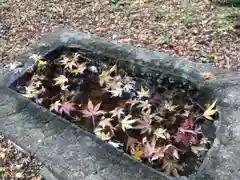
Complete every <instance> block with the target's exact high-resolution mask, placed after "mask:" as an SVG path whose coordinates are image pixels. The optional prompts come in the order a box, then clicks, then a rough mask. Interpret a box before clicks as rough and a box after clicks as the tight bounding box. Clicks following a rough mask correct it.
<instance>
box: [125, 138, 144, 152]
mask: <svg viewBox="0 0 240 180" xmlns="http://www.w3.org/2000/svg"><path fill="white" fill-rule="evenodd" d="M140 144H141V143H140V142H139V141H138V140H137V139H135V138H132V137H130V136H128V137H127V142H126V145H125V151H130V152H131V153H132V152H134V150H135V147H136V146H139V145H140ZM132 154H133V153H132Z"/></svg>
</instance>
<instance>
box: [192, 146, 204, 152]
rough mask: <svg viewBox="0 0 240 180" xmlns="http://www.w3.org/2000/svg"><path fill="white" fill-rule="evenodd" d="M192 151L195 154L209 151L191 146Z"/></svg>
mask: <svg viewBox="0 0 240 180" xmlns="http://www.w3.org/2000/svg"><path fill="white" fill-rule="evenodd" d="M191 150H192V152H193V153H195V154H198V153H199V152H200V151H207V149H206V148H204V147H202V146H191Z"/></svg>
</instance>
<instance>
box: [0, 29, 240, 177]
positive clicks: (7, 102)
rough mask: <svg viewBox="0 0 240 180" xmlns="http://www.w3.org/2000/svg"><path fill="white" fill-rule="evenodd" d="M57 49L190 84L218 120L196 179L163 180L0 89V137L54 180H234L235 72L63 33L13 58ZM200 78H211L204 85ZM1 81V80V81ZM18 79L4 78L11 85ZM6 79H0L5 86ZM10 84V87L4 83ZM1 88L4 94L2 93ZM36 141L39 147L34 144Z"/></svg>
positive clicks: (237, 133) (239, 100)
mask: <svg viewBox="0 0 240 180" xmlns="http://www.w3.org/2000/svg"><path fill="white" fill-rule="evenodd" d="M60 46H68V47H77V48H82V49H88V50H91V51H93V52H94V53H96V54H99V55H104V56H108V57H110V58H113V59H117V60H118V62H120V63H122V64H128V66H126V68H128V69H130V70H133V71H134V72H135V73H137V74H142V75H144V76H145V77H151V78H158V76H159V75H160V74H161V73H163V74H165V75H167V76H169V77H173V78H176V79H181V80H184V81H188V82H190V83H192V84H195V85H196V86H197V87H198V88H200V89H201V90H203V91H206V92H208V93H209V97H207V98H211V99H212V98H218V100H219V101H218V104H219V108H220V112H221V113H220V119H219V121H216V123H215V125H216V126H217V132H216V139H215V141H214V144H213V146H212V148H211V150H210V151H209V152H208V154H207V156H206V158H205V160H204V162H203V164H202V165H201V167H200V169H199V170H198V172H197V173H195V174H193V175H191V176H190V177H188V178H186V177H181V178H180V177H179V178H169V177H166V176H165V175H163V174H162V173H159V172H157V171H155V170H153V169H151V168H149V167H146V166H145V165H142V164H141V163H138V162H135V161H133V160H131V159H129V158H128V157H127V156H126V155H124V154H123V153H122V152H119V151H117V150H115V149H113V148H111V147H109V145H107V144H106V143H103V142H101V141H98V140H96V138H94V137H92V136H91V135H90V133H86V132H84V131H83V130H82V129H80V128H79V127H76V126H75V125H72V124H70V123H68V122H67V121H65V120H63V119H62V118H60V117H58V116H56V115H53V113H50V112H48V111H47V110H44V109H43V108H40V107H39V106H38V105H33V103H30V104H29V103H28V101H26V100H25V99H24V98H20V97H19V96H16V93H13V92H9V90H7V89H6V88H5V84H4V83H5V82H6V81H4V83H0V100H1V101H0V106H1V108H0V117H1V118H0V122H1V125H0V132H3V133H4V134H6V135H8V136H10V137H11V139H13V140H14V141H15V142H16V143H18V144H20V145H21V146H22V147H23V148H25V149H27V150H29V151H30V152H32V153H36V155H37V157H38V158H39V160H41V161H43V162H44V163H45V165H46V166H47V167H48V169H49V170H50V171H51V172H52V174H54V176H55V177H56V178H57V179H73V180H74V179H76V180H78V179H87V180H91V179H99V180H119V179H126V180H128V179H129V180H130V179H131V180H142V179H144V180H148V179H149V180H150V179H151V180H154V179H158V180H167V179H176V180H180V179H189V180H205V179H210V180H237V179H240V169H239V167H240V163H239V162H240V159H239V157H240V151H239V148H240V128H239V127H240V111H239V110H240V109H239V107H240V106H239V104H240V96H239V88H240V85H239V82H240V81H239V80H240V75H239V73H237V72H230V71H226V70H221V69H217V68H214V67H211V66H209V65H207V64H201V63H193V62H190V61H187V60H184V59H179V58H173V57H170V56H169V55H168V54H166V53H160V52H153V51H149V50H146V49H142V48H135V47H132V46H129V45H123V44H118V43H116V42H109V41H108V40H106V39H104V38H100V37H96V36H92V35H88V34H84V33H81V32H77V31H74V30H69V29H60V30H57V31H56V32H54V33H50V34H48V35H47V36H45V37H44V38H43V39H42V40H41V41H40V42H39V43H37V44H36V45H35V46H34V47H33V48H32V50H31V51H29V52H27V53H25V54H24V55H22V56H20V57H19V58H18V60H19V61H24V62H25V61H26V60H27V59H28V57H29V56H30V55H32V54H33V53H37V54H40V55H42V56H44V55H46V54H48V53H49V52H50V51H51V50H54V49H55V48H57V47H60ZM204 72H211V73H212V74H213V78H212V79H211V80H209V81H206V80H205V79H204V78H203V73H204ZM1 75H2V76H1ZM19 75H20V74H16V75H13V76H11V77H9V78H10V79H12V80H14V79H16V78H17V77H18V76H19ZM5 77H6V74H5V73H0V79H4V80H5ZM10 82H12V81H10ZM4 88H5V89H4ZM38 141H39V143H38Z"/></svg>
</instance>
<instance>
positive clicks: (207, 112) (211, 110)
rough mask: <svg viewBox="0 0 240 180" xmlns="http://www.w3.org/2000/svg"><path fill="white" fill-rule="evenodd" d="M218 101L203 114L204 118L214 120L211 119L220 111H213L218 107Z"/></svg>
mask: <svg viewBox="0 0 240 180" xmlns="http://www.w3.org/2000/svg"><path fill="white" fill-rule="evenodd" d="M216 102H217V100H215V101H214V102H213V103H212V104H211V105H210V106H209V107H208V108H207V109H206V110H205V112H204V113H203V116H204V117H205V118H206V119H208V120H213V118H212V117H211V116H212V115H214V114H215V113H216V112H217V111H218V109H213V108H214V107H215V105H216Z"/></svg>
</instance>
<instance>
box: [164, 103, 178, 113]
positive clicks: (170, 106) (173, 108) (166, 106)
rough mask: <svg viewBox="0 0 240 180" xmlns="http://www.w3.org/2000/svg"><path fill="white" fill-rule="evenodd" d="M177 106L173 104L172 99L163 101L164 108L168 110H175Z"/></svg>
mask: <svg viewBox="0 0 240 180" xmlns="http://www.w3.org/2000/svg"><path fill="white" fill-rule="evenodd" d="M177 107H178V106H177V105H173V102H172V101H165V103H164V108H165V109H167V110H168V111H170V112H173V111H175V110H176V108H177Z"/></svg>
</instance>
